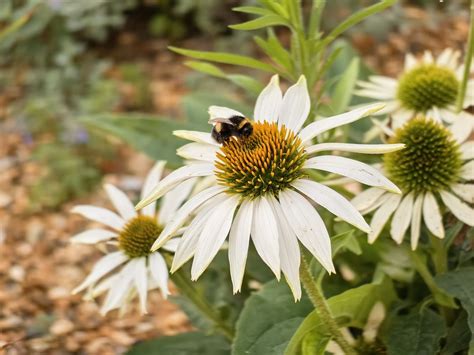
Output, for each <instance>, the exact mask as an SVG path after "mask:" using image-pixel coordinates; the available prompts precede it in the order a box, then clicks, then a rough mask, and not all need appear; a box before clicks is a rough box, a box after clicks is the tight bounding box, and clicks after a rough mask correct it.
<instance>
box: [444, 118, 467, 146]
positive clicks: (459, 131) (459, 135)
mask: <svg viewBox="0 0 474 355" xmlns="http://www.w3.org/2000/svg"><path fill="white" fill-rule="evenodd" d="M449 129H450V131H451V133H452V134H453V136H454V139H456V141H457V142H458V143H462V142H464V141H465V140H466V139H467V138H468V137H469V135H470V134H471V132H472V128H471V126H470V125H469V124H468V122H466V121H465V120H463V119H462V118H460V119H457V120H456V121H455V122H454V123H453V124H452V125H451V126H449Z"/></svg>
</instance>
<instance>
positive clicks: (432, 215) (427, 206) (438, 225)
mask: <svg viewBox="0 0 474 355" xmlns="http://www.w3.org/2000/svg"><path fill="white" fill-rule="evenodd" d="M423 220H424V221H425V224H426V226H427V227H428V229H429V230H430V232H431V233H433V235H434V236H436V237H438V238H444V227H443V217H442V216H441V212H440V211H439V206H438V203H437V202H436V199H435V197H434V196H433V194H432V193H431V192H427V193H426V194H425V198H424V199H423Z"/></svg>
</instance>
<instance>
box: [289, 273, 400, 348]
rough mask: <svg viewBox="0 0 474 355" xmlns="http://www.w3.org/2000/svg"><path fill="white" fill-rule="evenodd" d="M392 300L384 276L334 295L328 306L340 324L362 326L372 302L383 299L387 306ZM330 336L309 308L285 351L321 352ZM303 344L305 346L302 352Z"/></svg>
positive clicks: (392, 290) (387, 280) (390, 285)
mask: <svg viewBox="0 0 474 355" xmlns="http://www.w3.org/2000/svg"><path fill="white" fill-rule="evenodd" d="M395 300H396V294H395V290H394V288H393V284H392V282H391V281H390V279H388V278H384V279H383V280H382V282H380V283H372V284H367V285H363V286H359V287H357V288H352V289H350V290H348V291H345V292H343V293H341V294H339V295H336V296H333V297H331V298H329V299H328V305H329V308H330V309H331V312H332V314H333V316H334V317H335V318H336V319H337V321H338V323H339V325H340V326H341V327H346V326H352V327H357V328H360V329H362V328H363V327H364V325H365V323H366V322H367V317H368V316H369V313H370V311H371V310H372V308H373V307H374V305H375V303H377V302H382V303H383V304H384V305H385V307H386V309H388V308H389V306H390V305H391V304H392V303H393V302H394V301H395ZM306 337H310V339H311V342H308V340H307V339H306ZM330 338H331V336H330V333H329V330H328V328H327V326H325V324H324V322H323V320H322V319H321V318H320V317H319V315H318V313H317V312H316V311H312V312H311V313H310V314H309V315H308V316H307V317H306V318H305V320H304V321H303V323H301V325H300V326H299V328H298V330H297V331H296V332H295V334H294V335H293V337H292V338H291V341H290V343H289V344H288V347H287V348H286V350H285V354H287V355H290V354H291V355H296V354H305V353H306V354H312V355H316V354H324V350H325V348H326V345H327V343H328V341H329V340H330ZM305 339H306V340H305ZM309 343H311V344H312V348H311V349H310V350H311V351H309V349H308V348H307V347H308V344H309ZM303 346H304V347H305V348H306V350H305V352H303Z"/></svg>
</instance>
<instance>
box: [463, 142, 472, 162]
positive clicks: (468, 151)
mask: <svg viewBox="0 0 474 355" xmlns="http://www.w3.org/2000/svg"><path fill="white" fill-rule="evenodd" d="M461 154H462V159H464V160H470V159H474V141H469V142H466V143H464V144H462V145H461Z"/></svg>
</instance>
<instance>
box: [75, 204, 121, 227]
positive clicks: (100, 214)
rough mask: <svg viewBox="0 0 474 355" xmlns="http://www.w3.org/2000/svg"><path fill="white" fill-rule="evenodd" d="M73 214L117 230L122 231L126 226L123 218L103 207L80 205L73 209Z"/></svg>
mask: <svg viewBox="0 0 474 355" xmlns="http://www.w3.org/2000/svg"><path fill="white" fill-rule="evenodd" d="M71 212H73V213H78V214H80V215H82V216H84V217H86V218H88V219H90V220H92V221H96V222H100V223H102V224H105V225H106V226H109V227H111V228H114V229H116V230H121V229H122V228H123V226H124V225H125V221H124V220H123V218H122V217H120V216H119V215H117V214H116V213H114V212H112V211H109V210H107V209H105V208H102V207H95V206H90V205H78V206H75V207H73V208H72V210H71Z"/></svg>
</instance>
